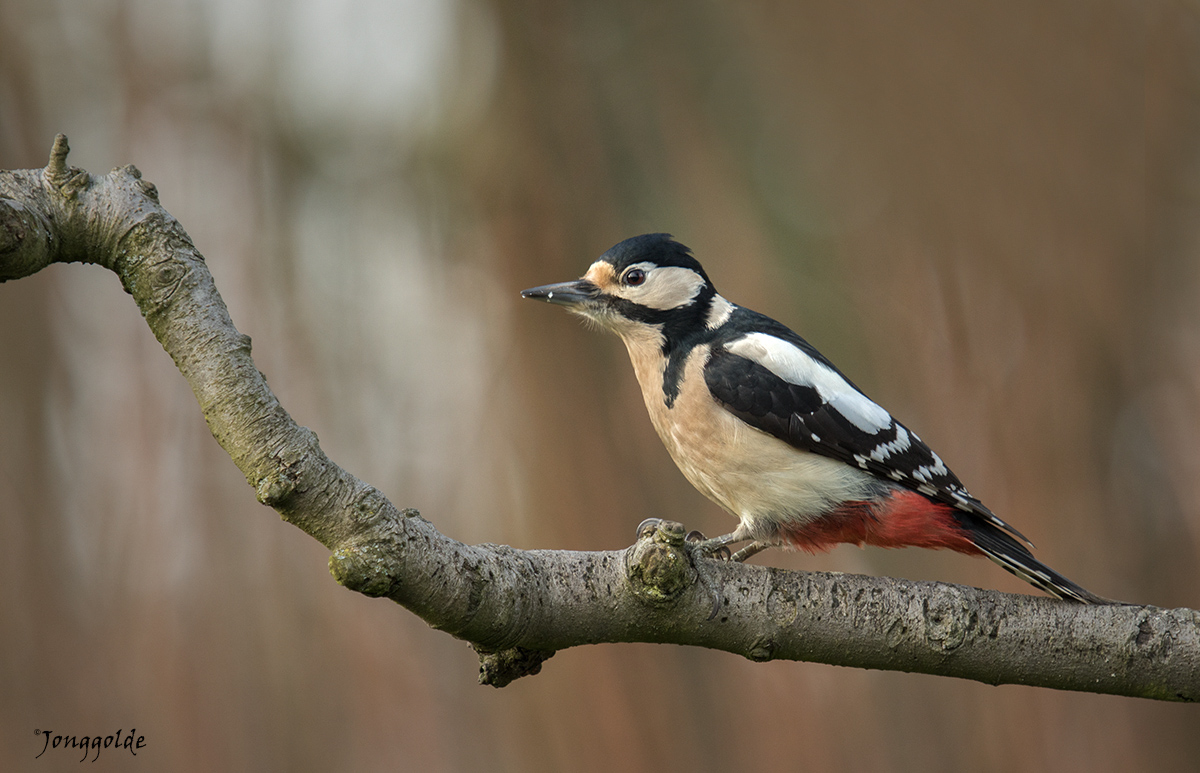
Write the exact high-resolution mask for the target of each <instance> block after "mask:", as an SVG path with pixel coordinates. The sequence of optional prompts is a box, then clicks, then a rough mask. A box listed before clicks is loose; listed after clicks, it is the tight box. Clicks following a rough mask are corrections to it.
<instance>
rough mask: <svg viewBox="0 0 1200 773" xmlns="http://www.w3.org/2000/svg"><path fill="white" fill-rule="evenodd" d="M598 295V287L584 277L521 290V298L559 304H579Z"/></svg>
mask: <svg viewBox="0 0 1200 773" xmlns="http://www.w3.org/2000/svg"><path fill="white" fill-rule="evenodd" d="M599 295H600V288H599V287H597V286H596V285H594V284H592V283H591V282H589V281H588V280H586V279H576V280H575V281H573V282H559V283H558V284H552V285H542V286H541V287H531V288H529V289H528V290H522V291H521V297H522V298H533V299H535V300H539V301H546V302H547V303H555V304H558V305H559V306H580V305H582V304H584V303H587V302H588V301H591V300H594V299H595V298H596V297H598V296H599Z"/></svg>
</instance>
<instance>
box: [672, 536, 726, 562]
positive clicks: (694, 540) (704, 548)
mask: <svg viewBox="0 0 1200 773" xmlns="http://www.w3.org/2000/svg"><path fill="white" fill-rule="evenodd" d="M683 541H684V542H687V543H689V544H692V545H695V546H696V547H697V550H698V553H699V554H700V555H701V556H704V557H705V558H714V559H716V560H718V561H728V560H729V559H730V557H731V556H732V555H733V554H732V553H731V552H730V551H729V546H728V545H716V544H712V543H710V544H708V545H702V544H699V543H703V542H708V538H707V537H705V536H704V533H703V532H701V531H700V530H698V529H692V530H691V531H689V532H688V533H687V536H686V537H684V538H683Z"/></svg>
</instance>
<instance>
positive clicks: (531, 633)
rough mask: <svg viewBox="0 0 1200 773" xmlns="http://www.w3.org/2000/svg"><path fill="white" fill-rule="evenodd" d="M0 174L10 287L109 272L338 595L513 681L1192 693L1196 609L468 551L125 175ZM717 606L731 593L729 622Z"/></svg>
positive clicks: (57, 157)
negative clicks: (377, 472)
mask: <svg viewBox="0 0 1200 773" xmlns="http://www.w3.org/2000/svg"><path fill="white" fill-rule="evenodd" d="M67 150H68V148H67V142H66V138H65V137H63V136H61V135H60V136H59V137H58V138H57V139H56V140H55V143H54V149H53V151H52V152H51V156H50V162H49V164H48V165H47V166H46V168H45V169H40V170H16V171H2V172H0V281H5V280H9V279H19V278H21V277H24V276H28V275H30V274H33V273H35V272H37V271H39V270H41V269H42V268H44V267H45V266H48V265H50V264H51V263H56V262H76V261H79V262H86V263H95V264H98V265H101V266H105V267H106V268H109V269H110V270H112V271H114V272H115V273H116V274H117V276H118V277H120V280H121V283H122V285H123V286H124V288H125V290H126V291H127V292H129V293H130V294H131V295H132V296H133V298H134V300H135V302H136V303H137V305H138V308H139V309H140V310H141V312H142V315H143V316H144V317H145V319H146V323H147V324H148V325H149V326H150V329H151V330H152V331H153V333H154V335H155V337H157V339H158V340H159V342H160V343H161V344H162V346H163V348H164V349H165V350H166V351H167V353H168V354H170V355H171V358H172V359H173V360H174V361H175V364H176V366H177V367H178V368H179V371H180V373H182V374H183V376H184V378H186V379H187V381H188V383H189V384H190V385H191V387H192V391H193V392H194V393H195V395H196V400H197V401H198V402H199V404H200V408H201V411H202V413H203V415H204V419H205V421H206V422H207V423H208V426H209V429H210V430H211V431H212V434H213V437H214V438H216V440H217V442H218V443H220V444H221V447H222V448H224V449H225V451H226V452H227V453H228V454H229V456H230V458H231V459H232V460H233V462H234V463H235V464H236V465H237V466H238V468H239V469H240V470H241V471H242V473H243V474H244V475H245V476H246V481H247V482H248V483H249V484H250V485H251V486H253V487H254V489H255V491H256V494H257V498H258V500H259V501H260V502H262V503H263V504H265V505H269V506H271V507H273V508H274V509H275V510H277V511H278V512H279V513H280V515H281V516H282V517H283V518H284V520H286V521H288V522H290V523H292V524H294V525H296V526H298V527H299V528H301V529H303V530H304V531H305V532H306V533H307V534H309V535H311V536H312V537H314V538H315V539H317V540H319V541H320V542H321V543H322V544H323V545H325V546H326V547H327V548H328V549H329V550H330V551H331V552H332V556H331V558H330V560H329V568H330V572H331V573H332V574H333V576H334V578H335V579H336V580H337V581H338V582H339V583H341V584H342V585H344V586H346V587H347V588H350V589H352V590H356V591H358V592H360V593H364V594H366V595H368V596H384V597H387V598H390V599H392V600H393V601H395V602H397V603H399V604H401V605H403V606H404V607H405V608H407V609H409V610H410V611H412V612H413V613H415V614H417V615H419V616H420V617H421V618H423V619H424V620H425V621H426V622H428V623H429V625H431V626H433V627H434V628H438V629H440V630H443V631H446V632H447V633H450V634H451V635H453V636H456V637H458V638H460V639H464V640H466V641H468V642H470V643H471V644H472V645H473V646H474V647H475V649H476V650H477V651H478V652H479V653H480V660H481V672H480V680H481V681H483V682H484V683H487V684H493V685H496V686H503V685H504V684H507V683H508V682H510V681H511V680H512V679H514V678H517V677H520V676H524V675H527V674H533V673H537V671H538V670H539V669H540V667H541V663H542V662H543V661H544V660H545V659H546V658H548V657H550V656H551V655H552V654H553V653H554V652H556V651H557V650H560V649H565V648H567V647H573V646H578V645H582V644H596V643H600V642H662V643H674V644H689V645H694V646H701V647H710V648H713V649H720V650H725V651H728V652H732V653H736V654H739V655H742V656H744V657H747V658H750V659H752V660H759V661H762V660H772V659H787V660H803V661H812V662H820V663H829V664H834V665H841V666H853V667H858V668H879V669H890V670H899V671H912V672H922V673H928V674H940V675H945V676H956V677H961V678H964V679H974V680H977V681H981V682H986V683H988V684H1027V685H1037V686H1042V687H1053V688H1057V689H1065V690H1083V691H1089V692H1099V693H1112V694H1117V695H1129V696H1139V697H1145V698H1156V699H1161V700H1177V701H1196V700H1200V613H1197V612H1196V611H1194V610H1191V609H1173V610H1167V609H1160V608H1156V607H1149V606H1134V605H1113V606H1083V605H1076V604H1069V603H1066V602H1062V601H1058V600H1055V599H1050V598H1039V597H1031V596H1019V595H1011V594H1004V593H998V592H995V591H987V590H979V589H976V588H968V587H963V586H957V585H947V584H942V583H927V582H910V581H905V580H896V579H890V578H879V577H862V576H856V575H845V574H830V573H819V572H794V571H785V570H781V569H771V568H766V567H761V566H747V565H741V564H731V563H728V562H718V561H708V560H702V561H703V563H702V564H701V567H702V569H703V577H704V578H706V579H705V581H703V582H702V581H700V579H701V575H698V574H697V570H696V566H695V564H694V563H693V562H692V560H691V559H690V558H689V555H688V552H687V551H686V549H685V548H684V544H683V528H682V527H681V526H680V525H679V524H674V523H663V524H660V525H659V526H658V527H657V528H656V529H651V530H648V533H646V534H644V535H642V536H641V537H640V538H639V539H638V541H637V542H636V543H635V544H634V545H633V546H631V547H630V548H628V549H627V550H624V551H619V552H594V553H586V552H569V551H548V550H532V551H521V550H515V549H513V548H510V547H507V546H503V545H465V544H463V543H460V542H457V541H455V540H453V539H450V538H448V537H446V536H444V535H442V534H440V533H439V532H438V531H437V530H436V529H435V528H434V527H433V526H432V525H431V524H430V523H429V522H428V521H426V520H425V519H423V518H421V517H420V515H419V514H418V513H417V512H416V511H415V510H407V509H406V510H400V509H398V508H397V507H395V506H394V505H393V504H392V503H391V502H389V501H388V500H387V498H386V497H384V496H383V494H382V493H380V492H379V491H378V490H377V489H375V488H374V487H372V486H370V485H368V484H366V483H364V482H362V481H360V480H359V479H358V478H356V477H354V476H353V475H351V474H350V473H348V472H346V471H345V470H343V469H341V468H340V467H339V466H337V465H336V464H334V463H333V462H332V461H330V459H329V458H328V457H327V456H325V454H324V453H323V452H322V451H321V447H320V445H319V443H318V442H317V437H316V435H315V434H314V433H313V432H312V431H311V430H309V429H307V428H305V427H301V426H299V425H297V424H296V423H295V422H294V421H293V420H292V418H291V417H290V416H289V415H288V413H287V411H285V410H284V409H283V407H282V406H281V405H280V404H279V401H278V400H277V399H276V398H275V396H274V394H273V393H272V392H271V390H270V389H269V388H268V387H267V384H266V381H265V380H264V379H263V377H262V374H260V373H259V371H258V370H257V368H255V366H254V362H253V360H252V359H251V356H250V339H249V338H248V337H247V336H244V335H242V334H241V333H239V332H238V331H237V329H236V328H235V327H234V325H233V321H232V320H231V319H230V317H229V313H228V311H227V309H226V307H225V304H224V302H223V301H222V300H221V296H220V294H219V293H218V292H217V289H216V286H215V284H214V282H213V279H212V276H211V274H210V273H209V271H208V269H207V267H206V266H205V263H204V258H203V257H202V256H201V254H200V253H199V252H198V251H197V250H196V248H195V246H194V245H193V244H192V242H191V240H190V238H189V237H188V235H187V233H185V232H184V230H183V228H182V227H181V226H180V225H179V223H178V222H176V220H175V219H174V218H172V217H171V215H170V214H168V213H167V211H166V210H165V209H163V208H162V207H161V206H160V205H159V203H158V200H157V193H156V191H155V189H154V186H153V185H151V184H149V183H147V182H145V181H143V180H142V179H141V175H140V174H139V173H138V171H137V169H135V168H134V167H132V166H126V167H122V168H120V169H115V170H113V171H112V172H110V173H109V174H107V175H103V176H99V175H91V174H88V173H87V172H84V171H82V170H79V169H76V168H74V167H70V166H68V165H67V161H66V158H67ZM714 596H715V597H716V598H718V599H719V600H720V604H719V608H718V609H717V613H716V614H715V615H714V616H712V617H711V619H710V617H709V615H710V612H711V611H712V610H713V599H714Z"/></svg>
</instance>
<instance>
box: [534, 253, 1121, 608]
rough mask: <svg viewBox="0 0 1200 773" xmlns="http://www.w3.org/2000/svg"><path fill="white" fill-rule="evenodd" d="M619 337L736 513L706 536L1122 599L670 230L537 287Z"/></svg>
mask: <svg viewBox="0 0 1200 773" xmlns="http://www.w3.org/2000/svg"><path fill="white" fill-rule="evenodd" d="M521 295H522V296H523V297H525V298H533V299H537V300H542V301H547V302H549V303H553V304H556V305H559V306H563V307H565V308H566V309H567V310H568V311H571V312H573V313H575V314H578V315H580V316H582V317H584V318H586V319H587V320H589V321H590V322H592V323H594V324H595V325H596V326H599V327H601V328H603V329H606V330H610V331H612V332H613V333H616V334H617V335H618V336H620V338H621V340H622V341H624V342H625V346H626V348H627V349H628V351H629V358H630V360H631V362H632V363H633V369H634V373H635V374H636V376H637V380H638V383H639V384H640V386H641V390H642V397H643V399H644V401H645V403H646V409H647V411H648V412H649V414H650V421H651V423H652V424H653V425H654V429H655V430H656V431H657V432H658V436H659V437H660V438H661V439H662V442H663V444H664V445H665V446H666V448H667V451H668V453H670V455H671V457H672V459H674V460H675V463H676V464H677V465H678V466H679V469H680V470H681V471H682V472H683V474H684V476H685V477H686V478H687V479H688V481H690V482H691V483H692V485H693V486H695V487H696V488H697V489H698V490H699V491H700V492H701V493H702V494H704V495H705V496H706V497H708V498H709V499H711V500H712V501H714V502H716V503H717V504H718V505H720V506H721V507H722V508H724V509H725V510H727V511H728V512H729V513H731V514H732V515H733V516H734V517H736V518H737V519H738V526H737V528H736V529H734V530H733V531H732V532H730V533H729V534H725V535H723V536H720V537H715V538H713V539H707V540H703V541H701V542H700V543H699V544H698V545H696V546H695V549H696V550H697V551H698V552H699V553H701V554H704V555H710V556H711V555H723V554H724V555H727V554H728V552H729V551H728V547H727V546H729V545H732V544H735V543H740V542H745V543H747V544H746V546H745V547H743V548H742V549H741V550H739V551H738V552H736V553H734V554H733V556H732V558H733V559H734V560H745V559H746V558H748V557H750V556H752V555H754V554H755V553H757V552H759V551H760V550H762V549H764V548H767V547H772V546H781V547H786V548H793V549H799V550H805V551H808V552H814V553H815V552H820V551H825V550H829V549H830V548H831V547H833V546H834V545H837V544H839V543H842V542H848V543H853V544H858V545H863V544H866V545H876V546H880V547H889V548H894V547H908V546H913V547H923V548H934V549H937V548H949V549H950V550H955V551H958V552H959V553H965V554H968V555H976V556H978V555H983V556H987V557H988V558H990V559H991V560H992V561H995V562H996V563H997V564H999V565H1000V566H1002V567H1003V568H1004V569H1006V570H1008V571H1009V572H1012V573H1013V574H1015V575H1016V576H1018V577H1020V578H1021V579H1023V580H1025V581H1026V582H1028V583H1030V584H1031V585H1034V586H1035V587H1037V588H1040V589H1041V590H1043V591H1046V592H1047V593H1050V594H1052V595H1054V596H1057V597H1059V598H1062V599H1067V600H1070V601H1077V602H1081V603H1108V600H1107V599H1104V598H1101V597H1100V596H1097V595H1095V594H1093V593H1091V592H1089V591H1087V590H1085V589H1084V588H1082V587H1080V586H1079V585H1077V584H1076V583H1074V582H1072V581H1071V580H1068V579H1067V578H1066V577H1063V576H1062V575H1061V574H1059V573H1058V572H1056V571H1054V570H1053V569H1051V568H1049V567H1048V566H1046V565H1045V564H1043V563H1041V562H1040V561H1038V560H1037V559H1036V558H1034V556H1033V554H1032V553H1031V552H1030V551H1029V548H1028V547H1027V546H1026V545H1027V544H1028V540H1026V539H1025V537H1024V536H1023V535H1022V534H1021V533H1020V532H1018V531H1017V530H1016V529H1014V528H1013V527H1012V526H1010V525H1009V524H1007V523H1005V522H1004V521H1002V520H1000V518H999V517H997V516H996V515H995V514H994V513H993V512H992V511H991V510H989V509H988V508H987V507H985V506H984V505H983V503H982V502H980V501H979V500H978V499H976V498H975V497H973V496H971V494H970V493H969V492H968V491H967V489H966V488H965V487H964V486H963V484H962V483H961V482H960V481H959V479H958V477H957V476H956V475H955V474H954V473H953V472H951V471H950V469H949V468H948V467H947V466H946V464H945V463H944V462H943V461H942V460H941V458H940V457H939V456H938V455H937V454H936V453H934V452H933V450H932V449H930V448H929V446H927V445H926V444H925V443H924V442H923V441H922V440H921V439H920V438H919V437H917V435H916V434H915V433H913V432H912V431H911V430H909V429H908V428H907V427H905V426H904V425H903V424H901V423H900V422H898V421H896V420H895V419H894V418H892V416H891V414H890V413H888V412H887V411H886V410H884V409H883V408H882V407H880V406H879V405H878V404H877V403H875V402H874V401H872V400H871V399H870V398H868V397H867V396H866V395H865V394H863V392H862V391H861V390H860V389H859V388H858V387H856V386H855V385H854V384H853V383H852V382H851V381H850V379H848V378H846V376H845V375H843V374H842V372H841V371H840V370H838V369H837V368H836V367H835V366H834V365H833V363H832V362H830V361H829V360H828V359H827V358H826V357H825V356H824V355H822V354H821V353H820V352H818V351H817V350H816V349H815V348H814V347H813V346H812V345H811V344H809V343H808V342H807V341H805V340H804V339H803V338H801V337H800V336H799V335H797V334H796V333H794V332H793V331H792V330H790V329H789V328H788V327H786V326H785V325H783V324H781V323H779V322H776V321H775V320H773V319H771V318H770V317H767V316H764V315H762V314H759V313H757V312H754V311H751V310H750V309H747V308H744V307H742V306H738V305H737V304H735V303H732V302H731V301H728V300H726V299H725V298H724V297H722V296H721V295H720V294H719V293H718V292H717V290H716V288H715V287H714V286H713V283H712V282H711V281H710V280H709V278H708V275H707V274H706V273H705V271H704V269H703V268H702V267H701V265H700V263H699V262H698V261H697V260H696V259H695V257H693V256H692V253H691V251H690V250H689V249H688V248H687V247H685V246H683V245H682V244H680V243H679V242H677V241H675V240H674V239H673V238H672V237H671V236H670V235H669V234H646V235H643V236H635V237H633V238H631V239H626V240H625V241H623V242H620V243H619V244H617V245H616V246H614V247H613V248H612V249H610V250H608V252H605V253H604V254H603V255H601V256H600V257H599V259H597V260H596V261H595V262H594V263H592V265H591V266H590V267H589V268H588V270H587V272H586V273H585V274H584V275H583V277H582V278H580V279H577V280H574V281H570V282H560V283H558V284H551V285H544V286H541V287H534V288H531V289H529V290H525V291H524V292H522V293H521Z"/></svg>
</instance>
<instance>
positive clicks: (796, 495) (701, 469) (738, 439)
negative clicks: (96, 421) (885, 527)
mask: <svg viewBox="0 0 1200 773" xmlns="http://www.w3.org/2000/svg"><path fill="white" fill-rule="evenodd" d="M622 337H623V338H624V340H625V344H626V347H627V348H628V349H629V356H630V359H631V360H632V362H633V368H634V372H635V373H636V374H637V379H638V383H639V384H640V385H641V387H642V397H643V399H644V400H645V403H646V409H647V410H648V411H649V413H650V420H651V422H652V423H653V425H654V429H655V430H656V431H657V432H658V436H659V437H660V438H661V439H662V441H663V444H664V445H665V446H666V447H667V451H668V453H670V455H671V458H672V459H674V460H675V463H676V464H677V465H678V466H679V469H680V470H681V471H682V472H683V474H684V476H685V477H686V478H687V479H688V481H689V482H691V484H692V485H693V486H695V487H696V488H697V489H698V490H699V491H700V492H701V493H702V494H704V495H705V496H707V497H708V498H709V499H711V500H713V501H714V502H716V503H717V504H719V505H721V507H723V508H725V509H726V510H728V511H729V512H730V513H732V514H733V515H735V516H737V517H738V518H740V519H741V521H742V526H743V529H744V530H746V531H748V532H749V533H750V534H757V535H762V536H766V535H769V534H772V533H773V532H774V531H775V530H774V528H773V526H774V525H775V524H778V523H781V522H790V523H805V522H808V521H811V520H812V519H814V518H816V517H818V516H820V515H821V514H823V513H825V512H828V511H829V510H830V509H831V508H832V507H834V506H836V505H837V504H838V503H839V502H841V501H844V500H847V499H863V498H867V497H868V496H869V495H870V492H871V488H872V484H873V479H872V478H871V476H869V475H867V474H866V473H864V472H862V471H860V470H857V469H855V468H853V467H850V466H849V465H846V464H843V463H841V462H838V461H836V460H833V459H829V458H827V457H824V456H819V455H817V454H812V453H808V452H805V451H801V450H799V449H796V448H793V447H792V446H790V445H788V444H787V443H785V442H783V441H782V440H779V439H778V438H776V437H774V436H772V435H769V434H767V433H766V432H762V431H761V430H758V429H755V428H754V427H751V426H750V425H748V424H746V423H745V422H743V421H741V420H740V419H738V418H737V417H736V416H734V415H733V414H731V413H729V412H728V411H726V410H725V409H724V408H722V407H721V406H720V405H719V404H718V403H717V402H715V401H714V399H713V398H712V395H711V394H710V393H709V391H708V386H707V385H706V384H705V382H704V373H703V369H704V364H705V362H706V361H707V359H708V355H709V345H707V344H706V345H703V346H698V347H696V348H695V349H694V350H693V351H692V352H691V353H690V355H689V356H688V359H687V362H686V364H685V367H684V376H683V379H682V380H681V383H680V391H679V394H678V396H677V397H676V399H675V400H674V402H673V404H672V405H671V407H667V404H666V400H665V398H664V395H663V389H662V386H663V371H664V368H665V365H666V359H665V358H664V357H663V356H662V354H661V352H660V348H659V347H661V342H662V338H661V336H660V335H659V334H658V333H657V331H654V334H653V335H640V336H622Z"/></svg>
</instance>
